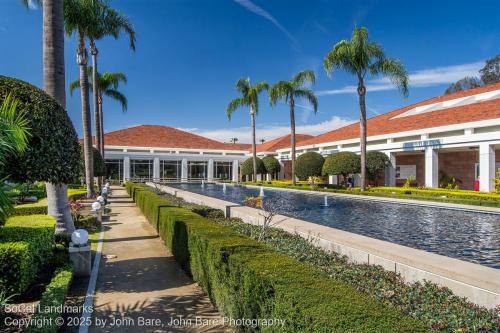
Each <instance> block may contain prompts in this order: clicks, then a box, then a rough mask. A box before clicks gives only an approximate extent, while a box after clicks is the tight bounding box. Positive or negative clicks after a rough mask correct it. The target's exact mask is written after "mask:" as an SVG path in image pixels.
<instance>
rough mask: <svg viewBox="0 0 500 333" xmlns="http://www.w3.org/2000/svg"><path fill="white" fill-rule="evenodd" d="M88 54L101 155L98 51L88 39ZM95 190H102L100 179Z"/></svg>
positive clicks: (96, 132)
mask: <svg viewBox="0 0 500 333" xmlns="http://www.w3.org/2000/svg"><path fill="white" fill-rule="evenodd" d="M90 53H91V54H92V82H93V85H94V89H93V91H92V92H93V97H94V128H95V143H96V148H97V150H98V151H99V153H101V145H102V143H101V138H102V136H101V117H99V87H98V84H97V83H98V78H97V54H98V53H99V51H98V50H97V47H96V46H95V42H94V40H93V39H90ZM97 188H98V190H99V193H101V189H102V177H97Z"/></svg>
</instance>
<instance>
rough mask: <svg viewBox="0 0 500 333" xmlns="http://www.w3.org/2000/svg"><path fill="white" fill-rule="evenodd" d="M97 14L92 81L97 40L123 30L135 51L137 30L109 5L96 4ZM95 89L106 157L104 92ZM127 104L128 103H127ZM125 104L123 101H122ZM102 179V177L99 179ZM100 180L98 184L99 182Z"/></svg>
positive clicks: (95, 74) (98, 138)
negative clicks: (103, 109) (103, 110)
mask: <svg viewBox="0 0 500 333" xmlns="http://www.w3.org/2000/svg"><path fill="white" fill-rule="evenodd" d="M93 8H94V10H96V16H97V17H100V19H99V20H98V22H97V23H98V24H97V25H96V26H94V27H93V29H91V30H90V31H89V36H88V37H89V41H90V43H89V44H90V54H91V55H92V69H93V71H92V74H91V75H89V76H91V77H92V81H94V82H96V81H97V80H98V68H97V55H98V53H99V51H98V49H97V47H96V44H95V42H96V40H99V39H102V38H104V37H106V36H112V37H114V38H115V39H117V38H118V37H119V36H120V33H121V32H124V33H125V34H127V35H128V36H129V40H130V48H131V49H132V50H134V51H135V31H134V28H133V26H132V23H130V21H129V19H128V18H127V17H126V16H125V15H123V14H121V13H119V12H117V11H116V10H114V9H113V8H110V7H109V6H107V5H101V6H95V7H93ZM97 88H98V89H94V91H93V95H94V120H95V132H96V145H97V149H98V150H99V152H100V153H101V156H102V157H103V158H104V133H103V128H104V125H103V114H102V94H101V93H100V92H99V89H100V87H99V86H98V87H97ZM125 104H126V103H125ZM122 105H123V103H122ZM99 180H100V179H99ZM99 180H98V184H99Z"/></svg>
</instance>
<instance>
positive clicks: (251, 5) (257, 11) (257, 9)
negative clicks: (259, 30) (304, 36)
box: [234, 0, 298, 47]
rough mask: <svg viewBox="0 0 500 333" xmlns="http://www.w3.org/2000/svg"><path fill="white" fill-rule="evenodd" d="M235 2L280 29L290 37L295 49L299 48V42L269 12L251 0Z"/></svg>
mask: <svg viewBox="0 0 500 333" xmlns="http://www.w3.org/2000/svg"><path fill="white" fill-rule="evenodd" d="M234 2H236V3H237V4H239V5H240V6H242V7H244V8H246V9H247V10H249V11H251V12H252V13H254V14H257V15H259V16H262V17H263V18H265V19H266V20H268V21H269V22H271V23H272V24H274V25H275V26H276V28H278V29H279V30H280V31H281V32H283V33H284V34H285V35H286V36H287V37H288V39H290V40H291V41H292V43H293V45H294V46H295V47H297V46H298V42H297V40H296V39H295V37H293V36H292V34H291V33H290V32H289V31H288V30H287V29H286V28H285V27H284V26H283V25H281V23H280V22H278V20H277V19H275V18H274V16H272V15H271V14H270V13H269V12H268V11H266V10H264V9H263V8H261V7H259V6H257V5H256V4H254V3H253V2H252V1H250V0H234Z"/></svg>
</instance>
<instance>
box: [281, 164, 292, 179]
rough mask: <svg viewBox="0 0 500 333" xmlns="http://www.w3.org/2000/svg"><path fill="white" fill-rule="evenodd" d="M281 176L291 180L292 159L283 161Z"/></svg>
mask: <svg viewBox="0 0 500 333" xmlns="http://www.w3.org/2000/svg"><path fill="white" fill-rule="evenodd" d="M283 178H284V179H286V180H292V161H283Z"/></svg>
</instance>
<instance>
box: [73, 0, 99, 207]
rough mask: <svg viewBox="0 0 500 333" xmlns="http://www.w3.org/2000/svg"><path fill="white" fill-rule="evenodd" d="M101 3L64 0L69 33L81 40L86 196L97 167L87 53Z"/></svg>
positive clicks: (79, 58)
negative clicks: (87, 43)
mask: <svg viewBox="0 0 500 333" xmlns="http://www.w3.org/2000/svg"><path fill="white" fill-rule="evenodd" d="M99 6H102V3H101V2H100V1H97V0H64V25H65V30H66V34H67V35H68V36H70V37H71V36H72V35H73V34H75V35H76V36H77V40H78V46H77V50H76V62H77V64H78V66H79V69H80V91H81V101H82V125H83V147H84V148H83V149H84V156H85V183H86V185H87V198H91V197H93V196H94V195H95V193H94V172H93V171H94V168H93V166H92V162H93V161H92V126H91V124H90V106H89V86H88V71H87V65H88V53H87V47H86V45H85V43H86V39H87V38H88V37H89V36H90V35H91V33H92V31H93V29H94V27H95V26H98V25H99V24H100V23H99V22H100V20H101V19H102V17H101V16H100V15H99V14H98V13H99V9H98V8H99Z"/></svg>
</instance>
